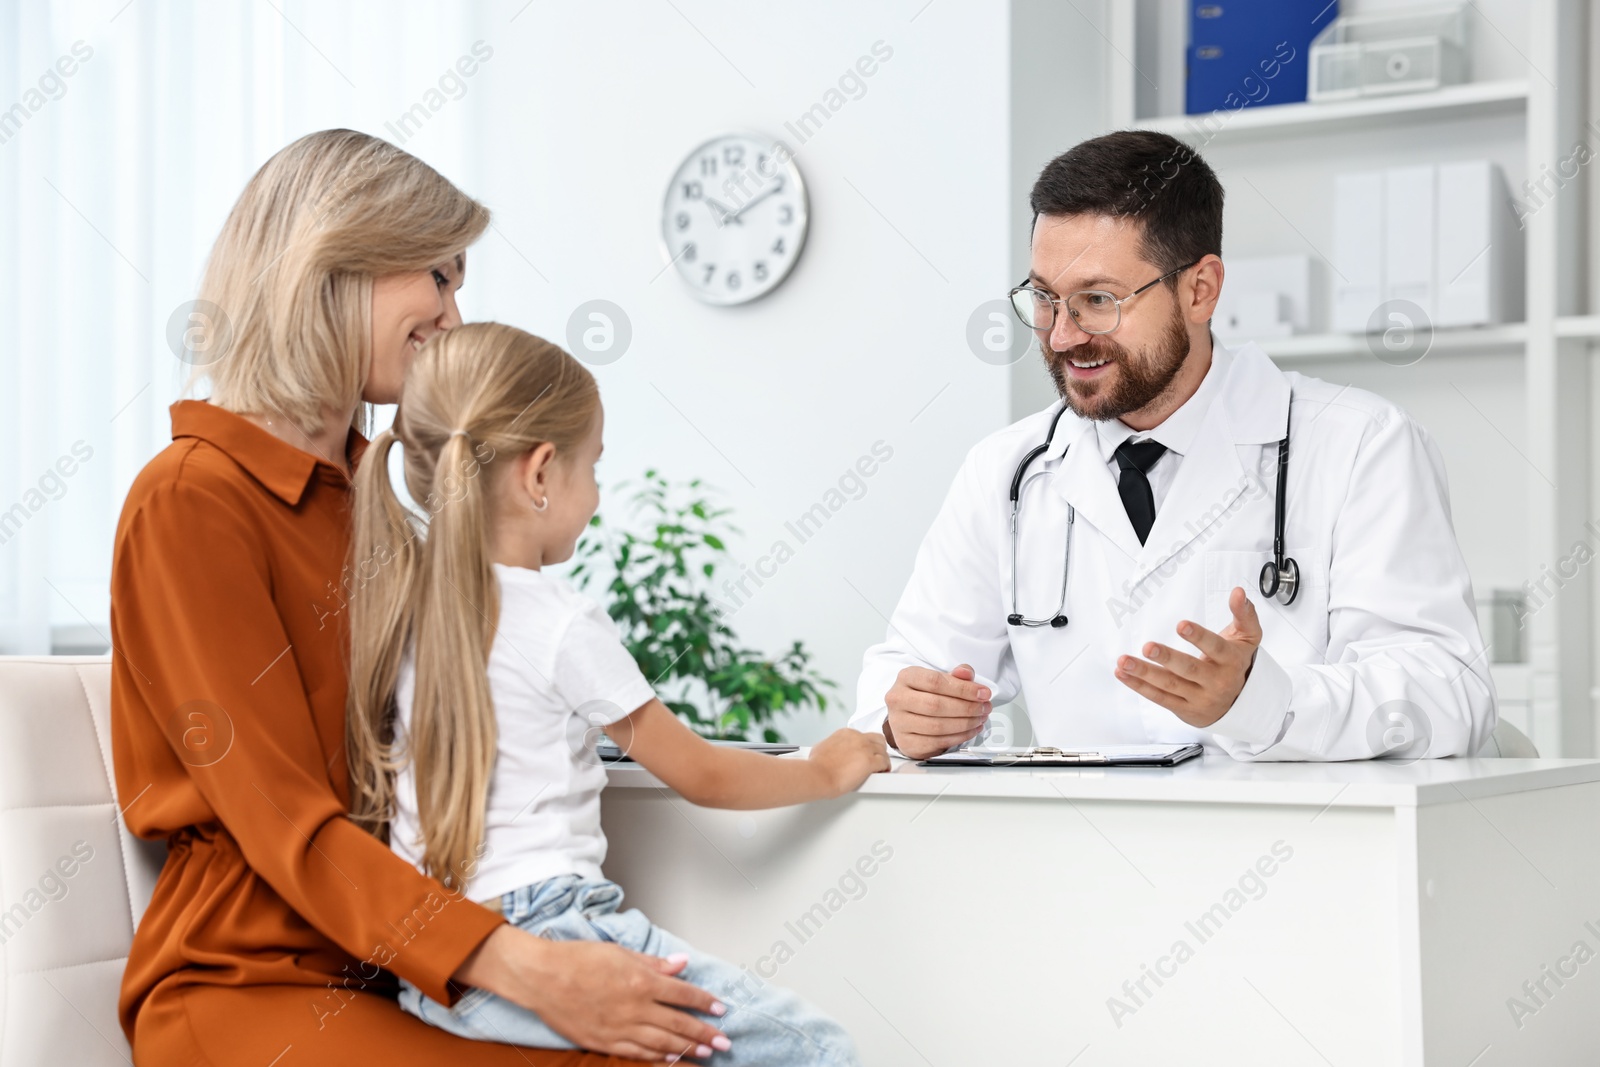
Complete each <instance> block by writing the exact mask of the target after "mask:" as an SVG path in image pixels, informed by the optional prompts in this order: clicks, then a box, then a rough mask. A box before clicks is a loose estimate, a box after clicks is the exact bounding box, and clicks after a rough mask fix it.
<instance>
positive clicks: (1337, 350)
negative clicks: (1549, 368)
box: [1256, 322, 1528, 360]
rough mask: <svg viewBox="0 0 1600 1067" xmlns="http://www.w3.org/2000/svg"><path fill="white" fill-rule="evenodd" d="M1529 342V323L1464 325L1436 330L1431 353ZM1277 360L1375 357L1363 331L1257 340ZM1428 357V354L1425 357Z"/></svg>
mask: <svg viewBox="0 0 1600 1067" xmlns="http://www.w3.org/2000/svg"><path fill="white" fill-rule="evenodd" d="M1527 341H1528V324H1527V323H1525V322H1514V323H1508V324H1506V325H1504V326H1464V327H1459V328H1456V329H1449V330H1436V331H1434V335H1433V344H1432V346H1431V347H1430V348H1429V350H1428V354H1429V355H1433V354H1439V355H1461V354H1466V353H1472V352H1516V351H1520V350H1521V349H1522V347H1523V346H1524V345H1526V344H1527ZM1256 344H1258V345H1260V346H1261V348H1262V350H1263V351H1265V352H1266V353H1267V355H1269V356H1271V357H1272V358H1273V359H1279V360H1282V359H1300V360H1307V359H1371V358H1372V348H1371V346H1370V344H1369V338H1368V337H1367V336H1366V335H1365V334H1359V333H1301V334H1294V335H1292V336H1289V337H1266V338H1261V339H1258V340H1257V341H1256ZM1424 358H1426V357H1424Z"/></svg>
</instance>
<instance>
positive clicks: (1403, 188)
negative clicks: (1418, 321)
mask: <svg viewBox="0 0 1600 1067" xmlns="http://www.w3.org/2000/svg"><path fill="white" fill-rule="evenodd" d="M1438 173H1439V171H1438V168H1437V167H1436V166H1434V165H1433V164H1432V163H1425V164H1422V165H1420V166H1413V167H1390V168H1389V169H1388V170H1386V171H1384V172H1383V213H1384V228H1383V280H1384V292H1383V302H1385V303H1387V302H1388V301H1390V300H1409V301H1411V303H1413V304H1415V305H1417V306H1418V307H1420V308H1421V309H1422V311H1423V314H1424V315H1426V316H1427V318H1428V320H1429V321H1434V261H1435V255H1436V252H1437V249H1436V248H1435V215H1434V210H1435V207H1434V183H1435V181H1436V180H1437V178H1438Z"/></svg>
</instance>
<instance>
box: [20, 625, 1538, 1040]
mask: <svg viewBox="0 0 1600 1067" xmlns="http://www.w3.org/2000/svg"><path fill="white" fill-rule="evenodd" d="M110 692H111V661H110V659H109V658H107V657H104V656H51V657H41V658H21V657H0V982H3V983H4V984H3V987H0V998H3V1008H4V1015H3V1019H4V1023H3V1025H0V1067H38V1065H44V1064H50V1065H54V1064H71V1065H72V1067H102V1065H104V1067H126V1065H127V1064H128V1063H129V1062H130V1052H129V1049H128V1044H127V1041H126V1040H125V1039H124V1038H123V1036H122V1029H121V1027H120V1026H118V1024H117V989H118V987H119V985H120V984H121V981H122V969H123V965H124V964H125V963H126V962H127V958H128V946H129V945H130V944H131V943H132V939H133V928H134V926H135V924H137V923H138V921H139V916H140V915H142V914H143V913H144V909H145V906H146V905H147V904H148V903H149V902H150V893H151V890H152V889H154V887H155V880H156V875H157V874H158V873H159V872H160V870H161V863H162V860H163V858H164V856H165V852H166V846H165V845H164V844H163V843H161V842H149V841H140V840H139V839H137V838H135V837H133V836H132V835H131V834H129V833H128V831H127V830H126V828H125V827H124V826H123V824H122V819H121V808H120V807H119V804H118V797H117V796H116V787H115V785H114V778H113V775H112V773H111V724H110V712H111V706H110ZM1480 755H1484V756H1490V755H1493V756H1530V757H1531V756H1537V755H1538V753H1537V752H1536V751H1534V748H1533V745H1532V744H1531V743H1530V742H1529V741H1528V739H1527V738H1526V737H1525V736H1523V734H1522V733H1521V732H1520V731H1518V730H1517V728H1516V727H1514V726H1511V725H1510V724H1509V723H1501V724H1500V726H1499V727H1498V728H1497V729H1496V730H1495V732H1494V737H1493V738H1491V741H1490V744H1488V745H1486V746H1485V747H1484V751H1483V752H1481V753H1480ZM122 803H124V804H128V803H138V797H137V796H135V797H132V798H128V799H126V800H123V801H122Z"/></svg>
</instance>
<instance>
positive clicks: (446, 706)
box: [345, 322, 600, 890]
mask: <svg viewBox="0 0 1600 1067" xmlns="http://www.w3.org/2000/svg"><path fill="white" fill-rule="evenodd" d="M599 414H600V393H599V389H598V388H597V387H596V385H595V380H594V376H593V375H591V374H590V373H589V371H588V369H587V368H585V367H584V365H583V364H581V363H579V362H578V361H577V360H575V359H573V358H572V357H571V356H569V355H568V354H567V353H565V352H563V351H562V350H561V349H560V348H558V347H556V346H555V345H553V344H551V343H550V342H549V341H545V340H543V339H541V338H538V337H535V336H533V335H532V334H529V333H524V332H523V331H521V330H519V329H516V328H515V327H511V326H503V325H501V324H499V323H494V322H474V323H468V324H466V325H464V326H457V327H456V328H455V329H453V330H448V331H446V332H444V333H441V334H435V335H434V336H433V337H432V338H430V339H429V340H428V342H427V343H426V344H424V345H423V346H422V348H421V349H420V350H419V351H418V352H417V354H416V356H414V357H413V358H412V360H411V366H410V368H409V369H408V370H407V371H406V380H405V387H404V389H403V391H402V393H401V400H400V407H399V410H398V411H397V412H396V414H395V419H394V425H393V427H392V428H390V429H387V430H384V431H383V432H382V433H380V434H378V435H377V436H376V437H374V438H373V439H372V443H371V444H370V445H368V446H367V450H366V452H365V453H363V454H362V456H361V462H360V464H359V465H358V466H357V467H356V475H355V502H354V532H353V535H352V538H351V542H350V560H349V563H348V568H347V571H346V574H347V576H348V578H349V581H350V582H351V583H353V584H352V585H351V586H350V595H349V603H350V609H349V610H350V683H349V697H348V704H347V707H346V711H347V714H346V716H345V744H346V749H347V751H348V758H349V763H350V784H351V803H350V807H351V812H350V814H351V817H352V818H353V819H355V820H356V822H358V823H360V824H361V825H362V826H364V827H365V828H366V829H368V830H369V831H370V832H372V833H373V834H375V835H376V836H378V837H379V838H380V839H383V840H387V839H388V830H389V823H390V821H391V820H392V819H393V818H394V814H395V772H396V771H398V770H400V769H401V768H402V767H404V766H405V765H406V764H407V763H408V762H409V763H410V765H411V768H412V771H413V779H414V781H415V783H416V803H417V821H418V823H419V824H420V829H421V840H420V842H413V844H420V845H421V849H420V851H421V852H422V855H423V868H424V870H425V871H426V873H428V874H430V875H432V876H433V877H435V878H437V879H439V880H440V881H441V882H443V883H444V884H445V885H446V886H448V887H450V888H452V889H456V890H459V889H462V888H463V887H464V886H465V884H466V883H467V882H468V881H470V880H471V878H472V868H473V867H474V866H475V865H476V860H477V859H478V858H480V857H481V851H480V850H481V847H482V845H483V841H484V820H485V809H486V808H487V805H488V799H489V779H490V774H491V772H492V771H493V769H494V760H495V752H496V744H497V738H498V732H497V729H496V725H495V713H494V703H493V701H492V700H491V698H490V694H489V675H488V664H489V649H490V647H491V646H492V645H493V643H494V634H495V627H496V624H497V623H498V621H499V617H500V596H499V585H498V583H497V581H496V579H495V575H494V569H493V567H492V565H491V560H490V557H489V549H490V544H489V537H490V531H491V530H493V528H494V522H495V518H496V506H495V501H496V495H497V494H496V492H495V491H493V490H494V487H496V486H500V485H502V484H503V483H504V480H505V478H507V477H509V476H510V475H511V474H513V473H514V468H513V467H512V464H513V461H514V460H516V459H517V458H518V457H519V456H523V455H526V454H527V453H528V452H531V451H532V450H533V449H535V448H537V447H538V446H539V445H541V444H544V443H546V442H548V443H550V444H551V445H552V446H554V448H555V456H556V459H555V462H558V463H559V462H565V461H566V457H568V456H571V455H573V454H574V453H575V452H576V451H577V448H578V446H579V445H580V444H581V443H582V442H583V441H584V440H585V438H587V437H588V435H589V434H590V433H591V432H592V431H593V428H594V426H595V420H596V419H597V418H598V417H599ZM396 443H398V444H400V445H401V446H402V447H403V452H404V465H403V469H404V473H405V484H406V489H407V490H408V491H409V492H410V494H411V499H412V500H413V501H416V502H417V503H418V508H417V509H416V510H413V509H411V508H408V507H406V506H405V505H404V504H402V503H401V501H400V498H399V496H398V495H397V494H396V493H395V489H394V485H393V483H392V482H391V481H390V477H389V452H390V450H391V449H392V448H393V447H394V445H395V444H396ZM508 468H512V469H511V470H509V471H508ZM408 650H409V654H410V656H411V657H412V661H413V663H414V664H415V667H416V675H415V684H414V686H413V691H412V701H411V715H410V719H409V722H408V723H407V730H406V731H405V733H406V734H407V736H398V735H397V730H396V725H397V724H396V722H395V713H396V705H395V691H396V688H397V686H398V683H399V678H400V666H401V663H402V661H403V660H404V659H405V657H406V656H407V654H408Z"/></svg>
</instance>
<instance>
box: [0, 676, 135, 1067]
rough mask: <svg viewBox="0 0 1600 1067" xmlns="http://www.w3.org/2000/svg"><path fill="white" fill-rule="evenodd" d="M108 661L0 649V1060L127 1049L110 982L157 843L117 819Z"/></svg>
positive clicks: (92, 1062) (82, 1061) (119, 1063)
mask: <svg viewBox="0 0 1600 1067" xmlns="http://www.w3.org/2000/svg"><path fill="white" fill-rule="evenodd" d="M110 663H111V661H110V660H109V659H107V658H106V657H103V656H52V657H40V658H34V659H28V658H12V657H0V982H3V983H4V985H3V988H0V997H3V998H4V1025H3V1027H0V1067H36V1065H44V1064H72V1065H73V1067H100V1065H102V1064H104V1065H105V1067H127V1065H128V1063H129V1062H130V1060H131V1052H130V1050H129V1048H128V1043H127V1041H126V1039H125V1038H124V1037H123V1036H122V1028H121V1027H120V1026H118V1025H117V989H118V987H119V986H120V985H121V982H122V969H123V966H124V964H125V963H126V962H127V958H128V946H129V944H131V942H132V939H133V928H134V924H135V923H137V922H138V921H139V916H140V915H142V914H143V913H144V909H145V906H146V905H147V904H148V903H149V902H150V893H151V890H152V889H154V887H155V880H156V874H157V873H158V872H159V871H160V870H161V862H162V859H163V857H164V856H165V854H166V846H165V844H164V843H162V842H153V843H152V842H148V841H140V840H138V839H137V838H135V837H133V836H132V835H131V834H129V833H128V831H127V830H126V828H124V826H123V824H122V819H121V817H120V809H119V807H118V800H117V796H116V788H115V786H114V784H113V782H114V779H113V777H112V773H111V721H110V719H111V714H110V713H111V704H110V695H111V667H110ZM130 799H133V800H134V801H135V802H137V798H130Z"/></svg>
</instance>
